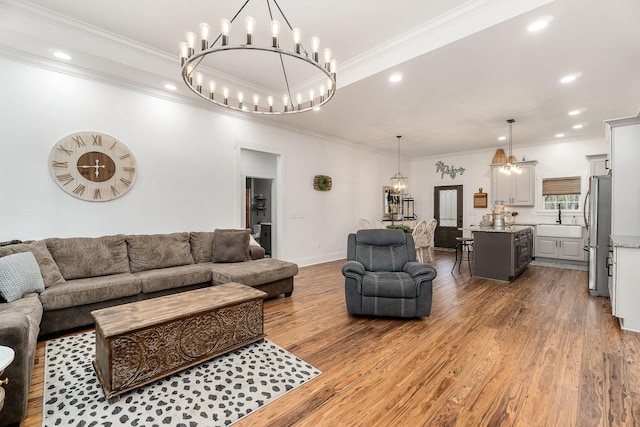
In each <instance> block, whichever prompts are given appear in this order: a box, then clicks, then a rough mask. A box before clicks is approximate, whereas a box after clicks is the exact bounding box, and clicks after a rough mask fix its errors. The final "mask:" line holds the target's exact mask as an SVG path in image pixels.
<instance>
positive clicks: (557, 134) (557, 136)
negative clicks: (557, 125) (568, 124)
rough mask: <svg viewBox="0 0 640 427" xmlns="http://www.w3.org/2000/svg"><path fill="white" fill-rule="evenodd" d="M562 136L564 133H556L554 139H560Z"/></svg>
mask: <svg viewBox="0 0 640 427" xmlns="http://www.w3.org/2000/svg"><path fill="white" fill-rule="evenodd" d="M563 136H564V133H556V138H562V137H563Z"/></svg>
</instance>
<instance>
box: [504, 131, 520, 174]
mask: <svg viewBox="0 0 640 427" xmlns="http://www.w3.org/2000/svg"><path fill="white" fill-rule="evenodd" d="M514 122H515V120H514V119H509V120H507V123H509V157H507V161H506V163H503V164H502V165H500V169H499V170H500V172H501V173H503V174H505V175H511V174H512V173H516V174H521V173H522V168H521V167H520V166H519V165H518V164H517V163H516V162H517V161H518V159H516V158H515V157H513V155H512V154H511V148H512V141H511V126H512V125H513V123H514Z"/></svg>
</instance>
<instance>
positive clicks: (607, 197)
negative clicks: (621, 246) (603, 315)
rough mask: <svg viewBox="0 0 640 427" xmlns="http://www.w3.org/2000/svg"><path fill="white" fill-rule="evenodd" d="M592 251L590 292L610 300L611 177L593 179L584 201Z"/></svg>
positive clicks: (589, 243)
mask: <svg viewBox="0 0 640 427" xmlns="http://www.w3.org/2000/svg"><path fill="white" fill-rule="evenodd" d="M584 215H585V224H586V226H587V230H588V233H589V235H588V240H587V246H586V247H585V250H588V251H589V293H590V294H591V295H593V296H601V297H608V296H609V287H608V275H607V256H608V255H609V234H611V177H610V176H608V175H601V176H592V177H591V178H590V182H589V192H588V193H587V197H586V198H585V202H584Z"/></svg>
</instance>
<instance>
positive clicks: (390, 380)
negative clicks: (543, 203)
mask: <svg viewBox="0 0 640 427" xmlns="http://www.w3.org/2000/svg"><path fill="white" fill-rule="evenodd" d="M452 263H453V254H452V253H450V252H439V251H436V252H435V254H434V261H433V262H432V265H434V266H435V267H436V268H437V270H438V277H437V278H436V279H435V281H434V292H433V295H434V296H433V309H432V312H431V316H430V317H428V318H425V319H419V320H398V319H385V318H364V317H352V316H349V315H348V314H347V313H346V308H345V304H344V292H343V285H344V279H343V277H342V275H341V272H340V268H341V266H342V261H336V262H330V263H326V264H320V265H315V266H310V267H305V268H301V269H300V273H299V274H298V276H297V277H296V288H295V292H294V294H293V296H292V297H291V298H277V299H273V300H269V301H266V303H265V332H266V333H267V337H268V339H269V340H271V341H273V342H275V343H277V344H278V345H280V346H282V347H284V348H286V349H287V350H289V351H290V352H292V353H294V354H295V355H296V356H298V357H300V358H302V359H304V360H305V361H307V362H309V363H311V364H312V365H313V366H315V367H316V368H318V369H320V370H321V371H323V374H322V375H320V376H319V377H317V378H316V379H314V380H312V381H310V382H308V383H307V384H305V385H303V386H302V387H300V388H299V389H297V390H294V391H293V392H291V393H289V394H287V395H285V396H284V397H282V398H280V399H278V400H277V401H276V402H274V403H272V404H270V405H268V406H266V407H265V408H263V409H261V410H259V411H258V412H256V413H255V414H253V415H251V416H249V417H247V418H246V419H244V420H242V421H240V422H239V423H238V424H237V425H238V426H243V427H244V426H266V425H271V426H288V425H299V426H427V425H428V426H454V425H460V426H479V425H482V426H503V425H516V426H545V425H548V426H580V427H583V426H609V425H612V426H636V425H640V334H636V333H630V332H622V331H621V330H620V328H619V326H618V324H617V320H616V319H615V318H614V317H612V316H611V310H610V303H609V299H607V298H594V297H591V296H589V293H588V292H587V273H586V272H583V271H576V270H562V269H556V268H548V267H540V266H529V268H528V269H527V270H526V271H525V272H524V273H523V275H522V276H520V277H519V278H518V279H516V280H515V281H514V282H513V283H501V282H495V281H489V280H484V279H477V278H470V277H469V274H468V272H467V270H466V269H465V268H463V270H462V274H459V273H458V272H457V270H456V272H455V273H454V274H450V273H449V271H450V269H451V265H452ZM463 267H466V266H463ZM43 364H44V344H43V343H39V344H38V353H37V361H36V366H35V370H34V375H33V381H32V385H31V393H30V402H29V414H28V418H27V419H26V420H25V421H24V422H23V424H22V425H23V426H40V425H41V422H42V421H41V420H42V418H41V412H42V393H43V390H42V389H43V387H42V383H43V370H44V367H43Z"/></svg>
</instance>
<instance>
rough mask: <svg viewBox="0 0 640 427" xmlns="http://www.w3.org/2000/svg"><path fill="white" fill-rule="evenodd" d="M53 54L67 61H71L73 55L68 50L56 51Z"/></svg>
mask: <svg viewBox="0 0 640 427" xmlns="http://www.w3.org/2000/svg"><path fill="white" fill-rule="evenodd" d="M53 56H55V57H56V58H58V59H63V60H65V61H69V60H70V59H71V55H69V54H68V53H66V52H61V51H59V50H56V51H54V52H53Z"/></svg>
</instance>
